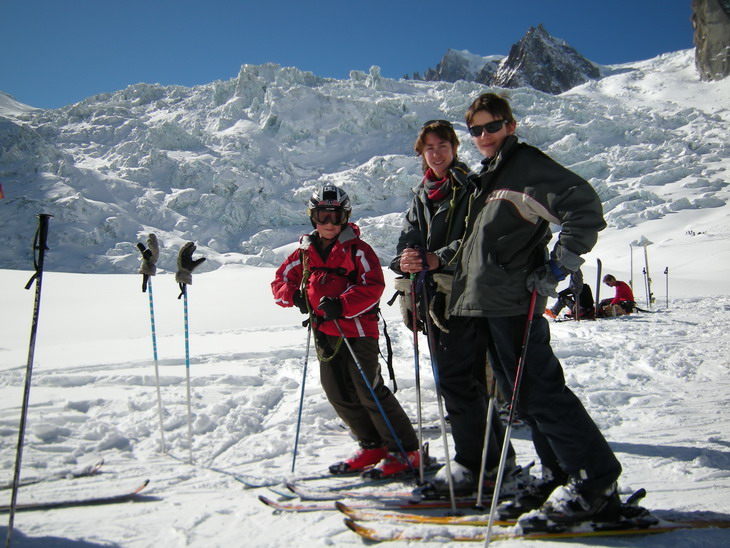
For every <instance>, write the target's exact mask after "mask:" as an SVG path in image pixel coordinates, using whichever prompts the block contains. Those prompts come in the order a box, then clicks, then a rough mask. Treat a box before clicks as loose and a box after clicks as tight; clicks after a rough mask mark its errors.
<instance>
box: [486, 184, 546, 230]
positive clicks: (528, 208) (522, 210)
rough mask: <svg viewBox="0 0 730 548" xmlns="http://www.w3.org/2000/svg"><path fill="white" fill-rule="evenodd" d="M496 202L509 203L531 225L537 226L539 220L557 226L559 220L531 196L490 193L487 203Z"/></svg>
mask: <svg viewBox="0 0 730 548" xmlns="http://www.w3.org/2000/svg"><path fill="white" fill-rule="evenodd" d="M498 200H504V201H507V202H509V203H511V204H512V205H513V206H515V209H517V213H519V214H520V216H521V217H522V218H523V219H525V220H526V221H529V222H531V223H532V224H537V223H538V222H539V220H540V219H545V220H546V221H549V222H551V223H553V224H556V225H559V224H560V219H558V218H557V217H555V215H553V214H552V213H550V211H549V210H548V209H547V208H546V207H545V206H544V205H542V204H541V203H540V202H538V201H537V200H535V198H533V197H532V196H529V195H527V194H525V193H524V192H517V191H514V190H507V189H499V190H495V191H494V192H492V193H491V194H490V195H489V197H488V198H487V201H488V202H496V201H498Z"/></svg>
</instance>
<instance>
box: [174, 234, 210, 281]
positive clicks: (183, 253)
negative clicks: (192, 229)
mask: <svg viewBox="0 0 730 548" xmlns="http://www.w3.org/2000/svg"><path fill="white" fill-rule="evenodd" d="M193 253H195V244H194V243H193V242H188V243H186V244H185V245H184V246H182V248H181V249H180V253H178V255H177V274H175V281H176V282H177V283H179V284H186V285H190V284H192V283H193V270H195V269H196V268H198V267H199V266H200V264H201V263H203V262H205V257H200V258H199V259H195V260H193Z"/></svg>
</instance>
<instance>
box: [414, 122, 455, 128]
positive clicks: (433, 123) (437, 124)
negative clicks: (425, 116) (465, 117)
mask: <svg viewBox="0 0 730 548" xmlns="http://www.w3.org/2000/svg"><path fill="white" fill-rule="evenodd" d="M428 126H446V127H448V128H451V129H454V126H452V125H451V122H449V121H448V120H429V121H428V122H426V123H424V124H423V125H422V126H421V129H423V128H426V127H428Z"/></svg>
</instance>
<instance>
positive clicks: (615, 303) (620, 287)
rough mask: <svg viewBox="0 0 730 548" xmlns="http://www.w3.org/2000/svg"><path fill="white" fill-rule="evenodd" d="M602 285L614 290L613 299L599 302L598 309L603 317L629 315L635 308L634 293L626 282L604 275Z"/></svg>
mask: <svg viewBox="0 0 730 548" xmlns="http://www.w3.org/2000/svg"><path fill="white" fill-rule="evenodd" d="M603 283H604V284H606V285H607V286H608V287H613V288H615V289H616V294H615V295H614V297H613V299H603V300H602V301H601V302H600V308H601V310H602V311H603V313H604V315H611V316H617V315H620V314H622V313H623V314H630V313H631V312H633V311H634V309H635V308H636V301H635V300H634V292H633V291H631V287H630V286H629V284H627V283H626V282H622V281H621V280H617V279H616V278H615V277H614V276H613V275H611V274H606V275H605V276H604V277H603Z"/></svg>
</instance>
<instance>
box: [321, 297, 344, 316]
mask: <svg viewBox="0 0 730 548" xmlns="http://www.w3.org/2000/svg"><path fill="white" fill-rule="evenodd" d="M317 308H319V309H320V310H321V311H322V312H324V319H325V320H337V319H339V318H341V317H342V303H341V302H340V299H338V298H337V297H322V298H321V299H320V301H319V306H318V307H317Z"/></svg>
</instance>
